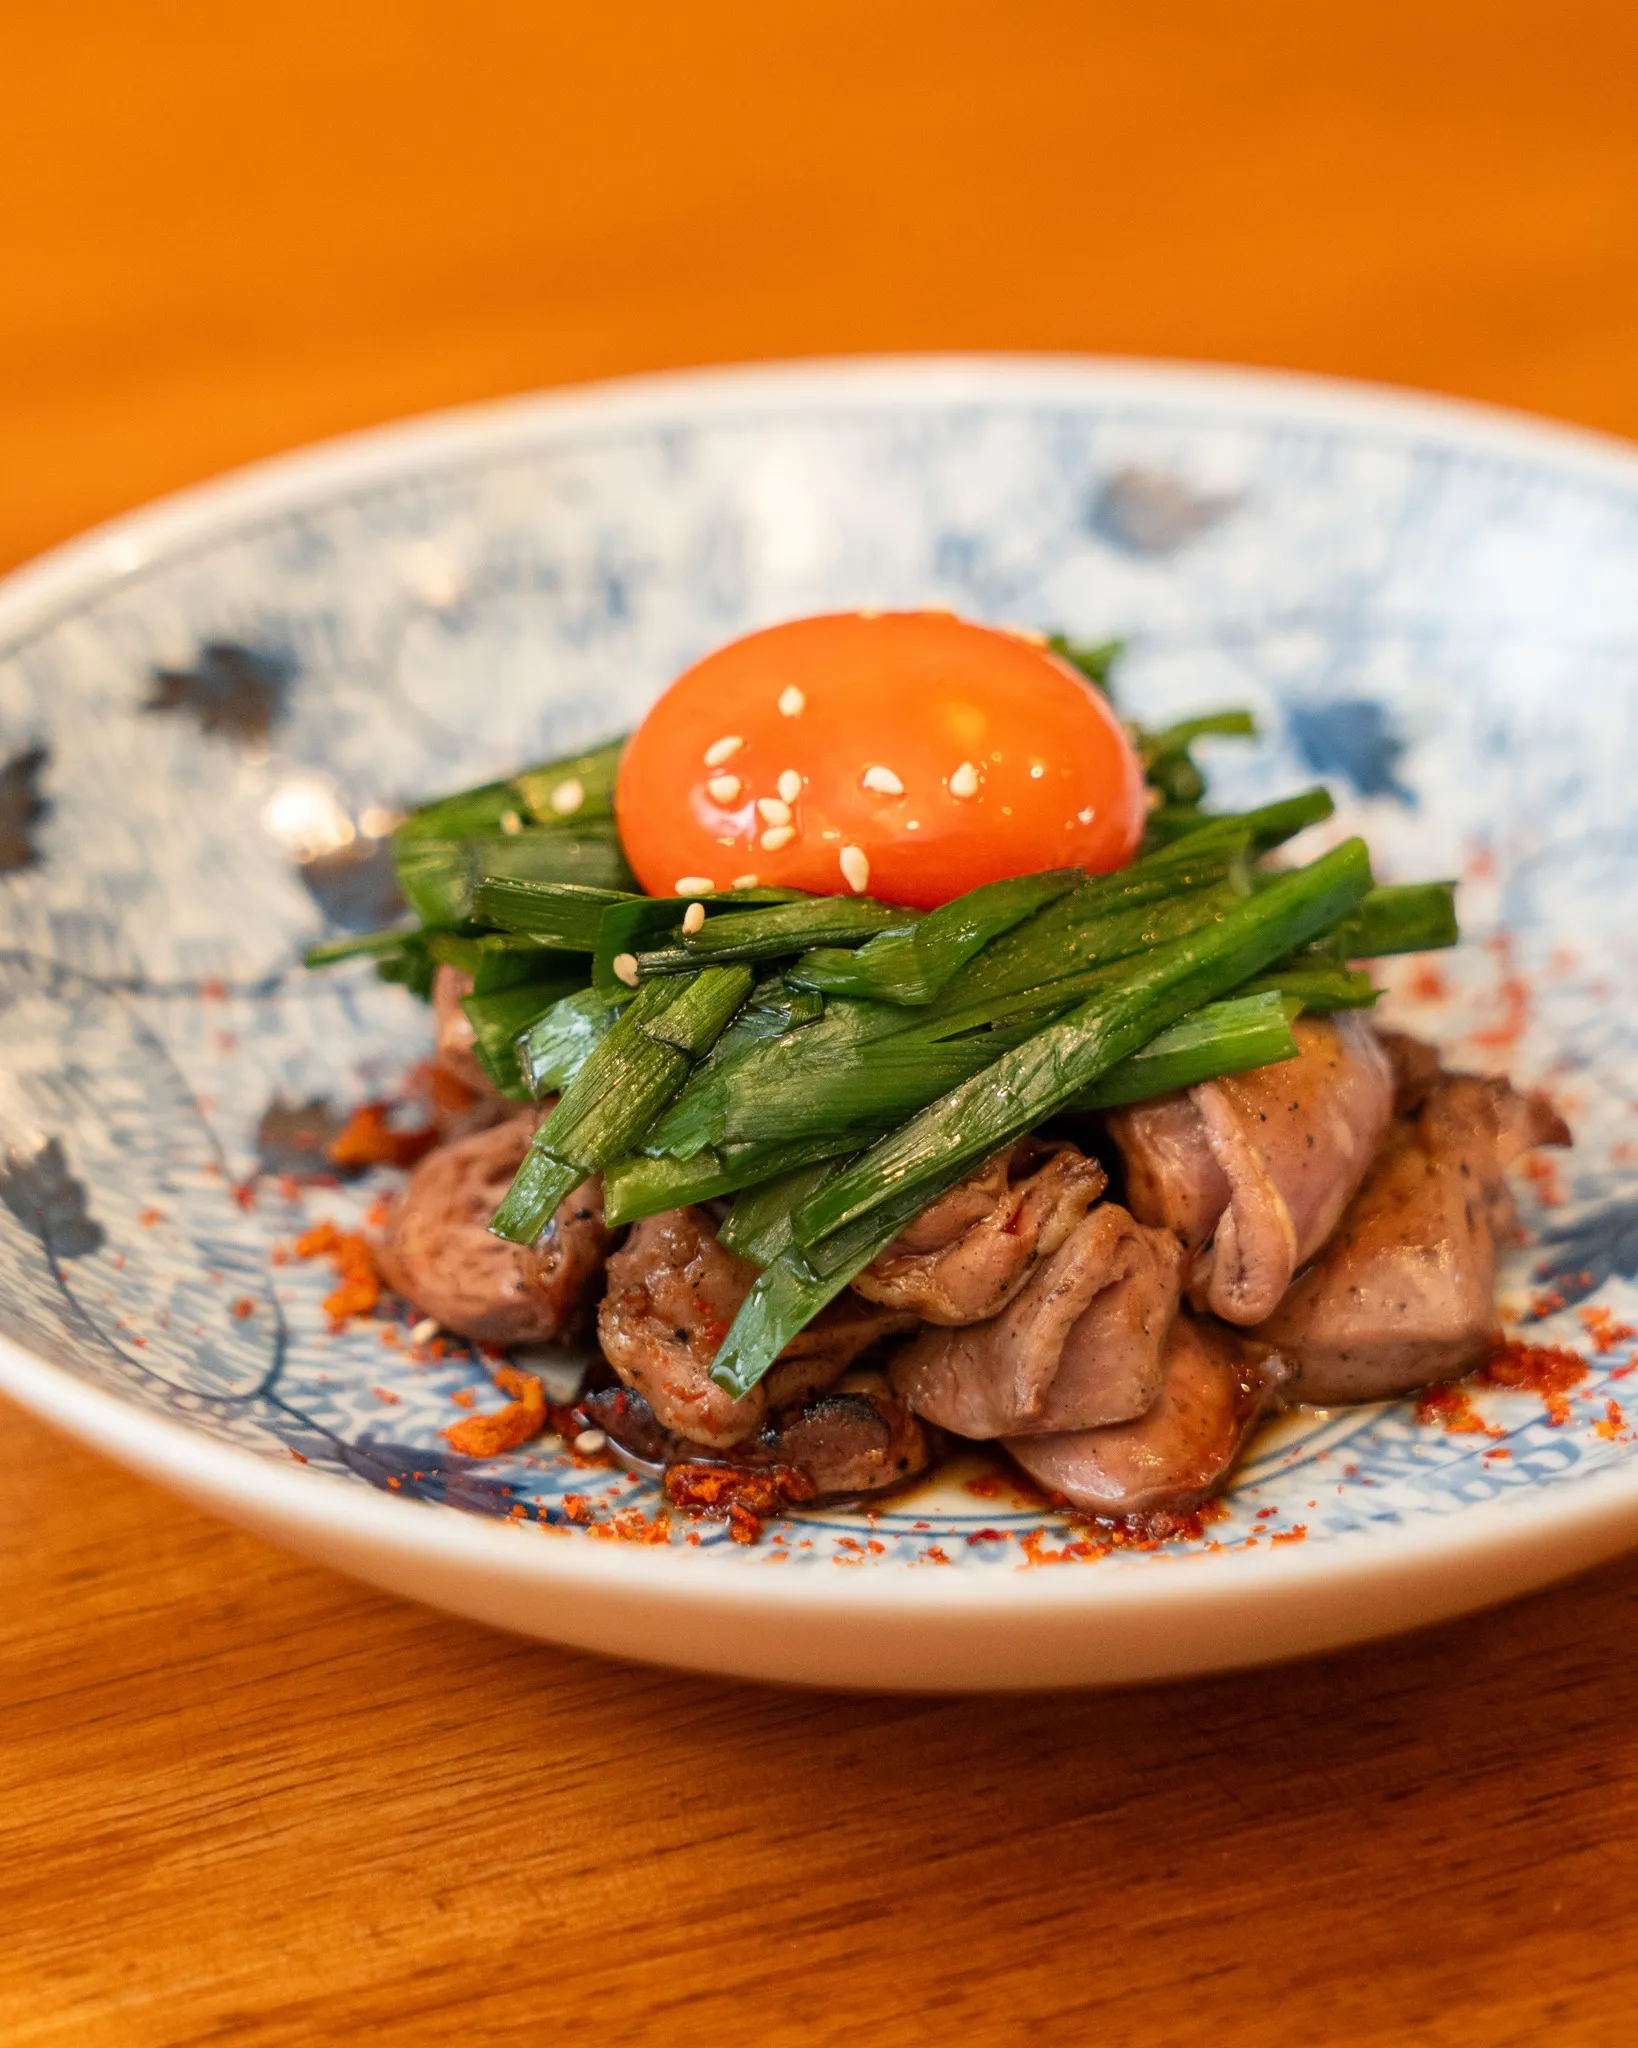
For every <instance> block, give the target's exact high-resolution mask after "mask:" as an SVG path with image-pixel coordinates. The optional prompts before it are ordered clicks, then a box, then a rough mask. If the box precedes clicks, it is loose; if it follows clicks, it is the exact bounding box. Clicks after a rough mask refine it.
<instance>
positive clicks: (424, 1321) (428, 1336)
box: [410, 1316, 443, 1344]
mask: <svg viewBox="0 0 1638 2048" xmlns="http://www.w3.org/2000/svg"><path fill="white" fill-rule="evenodd" d="M442 1328H443V1324H442V1323H440V1322H439V1320H438V1318H437V1317H436V1316H423V1317H422V1318H421V1320H420V1321H419V1322H418V1323H417V1324H416V1325H415V1328H414V1329H413V1330H411V1331H410V1342H411V1343H412V1344H430V1343H431V1342H432V1340H433V1338H434V1337H436V1336H437V1334H438V1332H439V1331H440V1330H441V1329H442Z"/></svg>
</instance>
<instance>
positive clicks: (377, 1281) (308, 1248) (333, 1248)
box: [294, 1219, 381, 1330]
mask: <svg viewBox="0 0 1638 2048" xmlns="http://www.w3.org/2000/svg"><path fill="white" fill-rule="evenodd" d="M294 1250H295V1254H296V1257H297V1258H298V1259H318V1258H327V1259H328V1260H329V1261H330V1263H331V1265H332V1266H333V1267H334V1268H335V1270H336V1273H337V1275H338V1276H339V1278H340V1281H341V1285H340V1286H339V1287H337V1288H334V1289H333V1290H332V1291H331V1292H330V1293H329V1294H327V1295H326V1296H325V1298H324V1312H325V1314H326V1315H327V1316H328V1317H329V1318H330V1327H331V1328H332V1330H339V1329H341V1328H342V1327H343V1325H344V1324H345V1323H346V1322H347V1320H348V1318H349V1317H351V1316H367V1315H370V1314H372V1313H373V1311H374V1309H375V1307H376V1305H377V1303H378V1302H379V1301H380V1299H381V1276H380V1274H379V1273H378V1272H377V1271H376V1265H375V1254H374V1253H373V1252H372V1251H371V1249H370V1245H369V1241H368V1239H367V1238H363V1237H360V1236H359V1235H358V1233H357V1232H356V1231H350V1230H338V1229H337V1228H336V1226H335V1224H334V1223H332V1222H330V1221H329V1220H328V1219H326V1220H325V1221H324V1222H322V1223H315V1224H314V1226H313V1228H312V1229H311V1230H305V1231H303V1232H302V1234H301V1236H300V1237H298V1238H297V1239H296V1242H295V1246H294Z"/></svg>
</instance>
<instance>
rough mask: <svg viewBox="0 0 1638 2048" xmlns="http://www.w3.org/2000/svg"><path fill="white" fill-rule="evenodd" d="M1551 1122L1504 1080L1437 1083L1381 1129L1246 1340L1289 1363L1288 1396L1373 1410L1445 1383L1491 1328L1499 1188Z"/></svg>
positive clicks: (1502, 1191) (1504, 1224)
mask: <svg viewBox="0 0 1638 2048" xmlns="http://www.w3.org/2000/svg"><path fill="white" fill-rule="evenodd" d="M1569 1142H1570V1133H1569V1131H1568V1129H1567V1128H1566V1126H1565V1124H1564V1121H1563V1119H1562V1118H1561V1117H1560V1116H1559V1115H1558V1113H1557V1111H1556V1110H1554V1109H1553V1108H1552V1107H1551V1105H1550V1104H1548V1103H1547V1102H1546V1101H1544V1100H1543V1099H1542V1098H1541V1097H1539V1096H1531V1095H1520V1094H1518V1093H1517V1092H1516V1091H1515V1090H1514V1089H1512V1088H1510V1087H1509V1086H1508V1084H1507V1083H1506V1082H1505V1081H1495V1080H1485V1079H1480V1078H1479V1077H1477V1076H1475V1075H1468V1074H1455V1075H1447V1076H1445V1077H1443V1078H1442V1079H1440V1080H1437V1081H1435V1082H1434V1083H1433V1084H1432V1086H1431V1088H1430V1089H1429V1091H1428V1093H1427V1097H1426V1100H1425V1101H1424V1103H1423V1106H1422V1109H1421V1112H1420V1114H1419V1115H1418V1116H1417V1117H1416V1119H1415V1120H1414V1122H1402V1123H1398V1124H1396V1125H1395V1126H1394V1128H1393V1131H1392V1132H1391V1134H1390V1136H1389V1139H1388V1142H1387V1144H1386V1145H1385V1146H1384V1147H1383V1148H1382V1152H1381V1154H1380V1156H1379V1157H1378V1159H1377V1161H1376V1164H1375V1165H1374V1166H1373V1167H1372V1169H1371V1172H1370V1175H1369V1177H1368V1178H1367V1179H1366V1182H1365V1185H1364V1186H1363V1187H1362V1188H1361V1189H1360V1191H1359V1193H1358V1194H1357V1195H1356V1196H1355V1197H1354V1199H1353V1202H1352V1203H1351V1205H1350V1206H1349V1208H1348V1211H1347V1213H1346V1215H1345V1216H1344V1217H1343V1219H1342V1226H1341V1228H1340V1229H1339V1230H1338V1232H1337V1234H1336V1236H1335V1237H1334V1238H1333V1239H1332V1240H1331V1242H1330V1243H1329V1244H1328V1245H1327V1246H1326V1247H1325V1249H1324V1251H1323V1252H1322V1253H1321V1254H1320V1256H1319V1257H1318V1258H1317V1259H1316V1260H1315V1261H1314V1263H1313V1265H1312V1266H1310V1267H1309V1269H1308V1271H1307V1272H1306V1273H1304V1274H1303V1275H1302V1276H1301V1277H1300V1279H1298V1281H1297V1282H1296V1284H1295V1286H1293V1287H1292V1288H1291V1290H1290V1292H1289V1293H1288V1294H1287V1295H1286V1297H1285V1299H1284V1300H1283V1301H1282V1302H1281V1303H1280V1305H1279V1307H1278V1308H1277V1309H1276V1310H1275V1311H1274V1313H1273V1315H1271V1316H1270V1317H1269V1318H1268V1319H1267V1321H1266V1322H1264V1323H1262V1324H1261V1325H1259V1327H1258V1330H1257V1334H1258V1336H1259V1337H1261V1338H1263V1339H1265V1340H1266V1341H1267V1342H1268V1343H1270V1344H1273V1345H1275V1346H1277V1347H1278V1348H1279V1350H1281V1351H1282V1352H1284V1353H1285V1354H1286V1355H1287V1356H1288V1357H1289V1358H1291V1359H1293V1360H1294V1361H1295V1362H1296V1364H1297V1366H1298V1368H1299V1371H1298V1377H1297V1380H1296V1382H1295V1385H1294V1386H1293V1388H1292V1393H1293V1397H1294V1398H1296V1399H1299V1400H1303V1401H1317V1402H1333V1401H1337V1402H1341V1401H1381V1400H1389V1399H1392V1398H1393V1397H1395V1396H1396V1395H1399V1394H1403V1393H1407V1392H1408V1391H1409V1390H1410V1389H1411V1388H1413V1387H1420V1386H1425V1385H1426V1384H1427V1383H1428V1382H1429V1381H1431V1380H1446V1379H1453V1378H1455V1377H1456V1376H1457V1375H1458V1374H1459V1373H1463V1372H1466V1371H1467V1370H1468V1369H1469V1368H1470V1367H1472V1366H1474V1365H1477V1364H1478V1363H1479V1362H1480V1360H1481V1359H1482V1358H1483V1357H1484V1355H1485V1352H1486V1350H1487V1348H1488V1345H1489V1341H1490V1334H1491V1331H1492V1330H1493V1328H1494V1327H1495V1320H1496V1317H1495V1286H1496V1246H1497V1242H1498V1239H1499V1238H1501V1237H1503V1236H1505V1234H1506V1232H1507V1231H1508V1230H1509V1229H1510V1228H1511V1227H1512V1223H1513V1218H1514V1211H1513V1202H1512V1196H1511V1195H1510V1193H1509V1192H1508V1188H1507V1183H1506V1180H1505V1178H1504V1176H1505V1174H1506V1171H1507V1169H1508V1167H1509V1166H1511V1165H1512V1164H1513V1163H1514V1162H1515V1161H1516V1160H1518V1159H1520V1158H1522V1157H1523V1155H1524V1154H1525V1153H1526V1152H1528V1151H1531V1150H1532V1149H1533V1148H1534V1147H1536V1146H1538V1145H1567V1144H1569Z"/></svg>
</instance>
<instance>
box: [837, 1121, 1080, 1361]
mask: <svg viewBox="0 0 1638 2048" xmlns="http://www.w3.org/2000/svg"><path fill="white" fill-rule="evenodd" d="M1107 1179H1108V1176H1107V1175H1106V1174H1105V1172H1104V1170H1103V1168H1102V1167H1101V1166H1100V1165H1099V1164H1098V1163H1097V1161H1096V1160H1095V1159H1087V1158H1085V1157H1084V1156H1083V1155H1082V1154H1081V1153H1079V1152H1077V1151H1076V1150H1075V1148H1074V1147H1073V1146H1072V1145H1045V1144H1042V1143H1041V1141H1040V1140H1039V1139H1036V1138H1021V1139H1020V1140H1019V1141H1018V1143H1017V1144H1015V1145H1009V1146H1008V1147H1007V1148H1006V1150H1005V1151H1004V1152H997V1153H996V1155H995V1156H994V1158H992V1159H987V1160H986V1161H985V1162H984V1164H983V1165H982V1166H981V1167H980V1168H979V1170H978V1171H977V1173H975V1174H973V1175H971V1176H970V1177H969V1178H968V1179H966V1180H964V1181H963V1182H962V1183H961V1185H960V1186H959V1187H954V1188H952V1189H951V1190H950V1192H949V1193H948V1194H947V1195H944V1196H942V1197H941V1198H940V1199H939V1200H938V1201H936V1202H934V1203H933V1204H932V1206H931V1207H930V1208H928V1209H925V1210H923V1212H922V1213H921V1215H919V1216H918V1217H917V1218H916V1220H915V1222H914V1223H912V1224H911V1225H910V1226H909V1228H908V1229H906V1230H904V1231H901V1232H900V1234H899V1235H898V1236H897V1237H896V1238H895V1239H894V1240H893V1242H892V1243H891V1244H890V1245H889V1246H888V1247H887V1249H886V1251H884V1252H882V1253H881V1254H880V1255H879V1256H878V1257H877V1258H875V1259H873V1260H872V1261H871V1263H870V1264H869V1265H868V1266H866V1267H865V1269H864V1271H863V1272H862V1273H861V1274H859V1276H858V1278H857V1279H856V1280H855V1281H854V1282H853V1285H854V1288H855V1289H856V1291H857V1292H858V1293H860V1294H862V1295H863V1296H864V1297H865V1299H866V1300H867V1301H876V1302H880V1303H882V1304H883V1306H885V1307H888V1308H895V1309H905V1310H908V1311H909V1312H910V1313H911V1314H913V1315H916V1316H919V1317H920V1318H921V1319H922V1321H923V1322H928V1323H940V1324H944V1325H946V1326H950V1327H958V1326H960V1325H961V1324H964V1323H978V1322H983V1321H985V1320H986V1319H987V1318H989V1317H990V1316H994V1315H999V1314H1000V1312H1001V1310H1002V1309H1004V1308H1005V1307H1006V1305H1007V1303H1008V1302H1009V1301H1011V1300H1012V1299H1013V1297H1014V1296H1015V1295H1016V1294H1017V1293H1018V1291H1019V1290H1020V1289H1021V1288H1022V1287H1023V1286H1024V1285H1025V1283H1026V1282H1027V1281H1028V1279H1029V1276H1030V1274H1031V1273H1032V1272H1033V1271H1034V1270H1035V1268H1036V1266H1037V1265H1038V1264H1039V1263H1040V1261H1041V1260H1042V1259H1049V1258H1051V1256H1052V1254H1053V1253H1054V1252H1055V1251H1056V1250H1057V1249H1058V1247H1059V1246H1060V1245H1061V1244H1062V1243H1063V1241H1064V1239H1065V1238H1066V1237H1068V1235H1069V1233H1070V1232H1071V1231H1072V1230H1073V1229H1074V1228H1075V1226H1076V1224H1077V1223H1079V1222H1080V1221H1081V1219H1082V1218H1083V1217H1084V1216H1085V1215H1086V1213H1087V1211H1088V1210H1089V1209H1091V1208H1092V1206H1093V1205H1094V1203H1096V1201H1097V1199H1098V1197H1099V1196H1100V1195H1101V1194H1102V1193H1103V1190H1104V1187H1105V1184H1106V1182H1107Z"/></svg>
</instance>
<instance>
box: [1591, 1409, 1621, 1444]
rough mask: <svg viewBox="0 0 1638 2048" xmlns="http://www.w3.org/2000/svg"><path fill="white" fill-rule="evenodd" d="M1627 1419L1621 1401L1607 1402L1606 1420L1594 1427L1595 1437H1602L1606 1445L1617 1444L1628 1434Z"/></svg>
mask: <svg viewBox="0 0 1638 2048" xmlns="http://www.w3.org/2000/svg"><path fill="white" fill-rule="evenodd" d="M1626 1428H1627V1418H1626V1417H1625V1415H1623V1414H1622V1412H1621V1404H1620V1402H1619V1401H1606V1402H1605V1404H1604V1419H1603V1421H1602V1422H1599V1423H1595V1424H1594V1425H1593V1435H1594V1436H1601V1437H1602V1438H1603V1439H1604V1441H1605V1442H1606V1443H1611V1444H1612V1443H1616V1442H1619V1440H1620V1439H1621V1438H1622V1437H1623V1436H1624V1435H1625V1434H1626Z"/></svg>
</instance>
